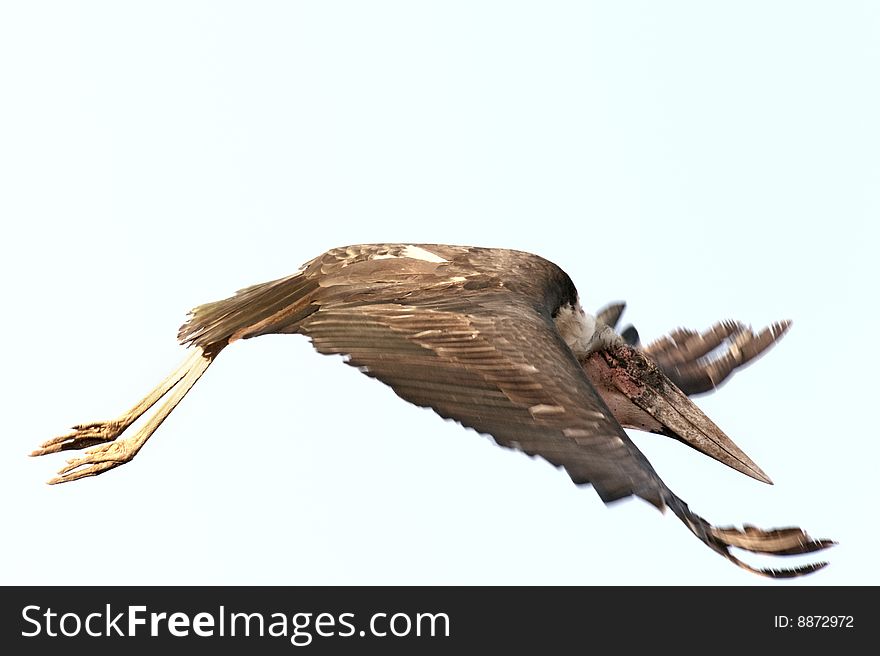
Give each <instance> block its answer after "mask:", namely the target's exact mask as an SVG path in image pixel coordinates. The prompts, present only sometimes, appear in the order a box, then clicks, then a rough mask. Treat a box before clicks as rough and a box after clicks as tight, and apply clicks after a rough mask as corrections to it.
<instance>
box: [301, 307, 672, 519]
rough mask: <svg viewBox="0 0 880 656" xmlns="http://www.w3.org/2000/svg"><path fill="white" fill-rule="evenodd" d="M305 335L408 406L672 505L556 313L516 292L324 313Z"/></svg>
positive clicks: (605, 484) (603, 483) (606, 492)
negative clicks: (461, 304)
mask: <svg viewBox="0 0 880 656" xmlns="http://www.w3.org/2000/svg"><path fill="white" fill-rule="evenodd" d="M299 332H302V333H304V334H306V335H308V336H309V337H310V338H311V340H312V343H313V345H314V346H315V348H316V349H317V350H318V351H319V352H321V353H325V354H332V353H339V354H346V355H347V356H349V358H348V364H350V365H352V366H356V367H358V368H360V370H361V371H363V372H364V373H366V374H367V375H369V376H372V377H374V378H378V379H379V380H381V381H382V382H384V383H386V384H387V385H389V386H391V387H392V388H393V389H394V391H395V392H396V393H397V394H398V395H399V396H400V397H402V398H403V399H405V400H407V401H409V402H411V403H414V404H416V405H419V406H423V407H430V408H432V409H434V410H435V411H436V412H437V413H438V414H440V415H441V416H443V417H445V418H449V419H454V420H456V421H458V422H460V423H461V424H463V425H465V426H468V427H470V428H474V429H476V430H477V431H479V432H481V433H487V434H489V435H491V436H492V437H493V438H494V439H495V441H496V442H497V443H498V444H500V445H503V446H507V447H512V448H516V449H519V450H521V451H523V452H525V453H527V454H529V455H539V456H541V457H543V458H545V459H546V460H548V461H550V462H551V463H553V464H555V465H558V466H561V467H564V468H565V470H566V471H567V472H568V474H569V475H570V476H571V478H572V480H573V481H574V482H575V483H591V484H592V485H593V487H594V488H595V489H596V491H597V492H598V493H599V495H600V497H601V498H602V499H603V500H604V501H612V500H615V499H619V498H621V497H625V496H629V495H632V494H636V495H638V496H640V497H642V498H644V499H646V500H648V501H650V502H651V503H654V504H655V505H657V506H659V507H662V506H664V505H665V499H664V488H665V486H664V485H663V483H662V481H661V480H660V479H659V478H658V476H657V474H656V473H655V472H654V469H653V468H652V467H651V465H650V463H649V462H648V460H647V459H646V458H645V456H644V455H643V454H642V453H641V452H640V451H639V450H638V448H637V447H636V446H635V444H633V442H632V441H631V440H630V439H629V437H628V436H627V435H626V433H625V432H624V431H623V429H622V428H621V427H620V425H619V424H618V423H617V421H616V420H615V419H614V417H613V416H612V414H611V412H610V411H609V410H608V408H607V406H606V405H605V403H604V402H603V401H602V399H601V398H600V397H599V395H598V394H597V393H596V391H595V390H594V389H593V387H592V385H591V384H590V382H589V380H588V379H587V378H586V376H585V374H584V372H583V370H582V369H581V367H580V365H579V364H578V362H577V359H576V358H575V357H574V355H573V353H572V352H571V350H570V349H569V348H568V346H566V344H565V342H564V341H563V340H562V338H561V337H560V336H559V334H558V332H557V331H556V329H555V327H554V325H553V321H552V319H551V318H550V317H549V316H544V315H542V314H541V313H540V312H538V311H537V310H535V309H534V308H533V307H531V306H529V305H528V304H527V303H525V302H521V301H518V300H517V299H516V297H513V298H511V297H510V296H505V298H504V299H503V300H501V299H492V298H491V297H490V296H488V295H487V298H485V299H482V300H481V299H480V298H479V297H477V298H474V297H473V296H471V297H470V298H469V299H468V302H467V309H463V308H455V307H450V304H449V303H445V302H443V301H442V300H440V299H438V301H436V302H435V303H429V304H427V305H424V304H408V303H380V304H361V303H355V304H352V303H340V304H333V305H330V306H322V307H321V308H320V310H318V311H317V312H315V313H314V314H313V315H311V316H309V317H308V318H307V319H305V320H304V321H303V322H302V324H301V327H300V330H299Z"/></svg>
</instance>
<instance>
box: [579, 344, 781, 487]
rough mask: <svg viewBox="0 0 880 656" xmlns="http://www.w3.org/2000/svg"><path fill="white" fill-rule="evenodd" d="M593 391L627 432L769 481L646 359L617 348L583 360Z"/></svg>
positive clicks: (623, 347) (638, 352) (637, 352)
mask: <svg viewBox="0 0 880 656" xmlns="http://www.w3.org/2000/svg"><path fill="white" fill-rule="evenodd" d="M581 365H582V366H583V368H584V371H585V372H586V374H587V376H588V377H589V379H590V382H592V383H593V387H595V388H596V391H597V392H598V393H599V395H600V396H601V397H602V399H603V400H604V401H605V403H606V404H607V405H608V407H609V409H610V410H611V412H612V413H613V414H614V418H615V419H617V421H618V422H619V423H620V424H621V425H622V426H624V427H625V428H635V429H638V430H645V431H649V432H651V433H659V434H661V435H666V436H668V437H674V438H675V439H677V440H680V441H681V442H684V443H685V444H687V445H688V446H691V447H693V448H695V449H696V450H697V451H700V452H702V453H705V454H706V455H707V456H710V457H712V458H714V459H715V460H717V461H718V462H721V463H724V464H725V465H727V466H728V467H732V468H733V469H735V470H737V471H738V472H742V473H743V474H745V475H746V476H751V477H752V478H755V479H757V480H759V481H763V482H764V483H770V484H771V485H772V483H773V481H771V480H770V478H769V477H768V476H767V474H765V473H764V472H763V471H761V468H760V467H758V465H756V464H755V463H754V462H753V461H752V459H751V458H749V457H748V456H747V455H746V454H745V453H744V452H743V451H742V449H740V448H739V447H738V446H737V445H736V444H734V443H733V440H731V439H730V438H729V437H727V435H725V434H724V431H722V430H721V429H720V428H718V426H716V425H715V423H714V422H713V421H712V420H711V419H709V417H707V416H706V415H705V414H703V411H702V410H700V409H699V408H698V407H697V406H696V405H694V403H693V402H692V401H691V400H690V399H689V398H688V397H687V396H685V394H684V393H683V392H682V391H681V390H679V389H678V387H676V386H675V384H674V383H673V382H672V381H670V380H669V378H667V377H666V375H665V374H663V372H661V371H660V370H659V369H658V368H657V366H656V365H655V364H654V363H653V362H651V361H650V360H649V359H648V358H647V357H646V356H645V354H644V353H643V352H642V351H641V350H639V349H637V348H633V347H632V346H629V345H627V344H624V343H615V344H613V345H610V346H609V347H608V348H606V349H604V350H600V351H595V352H593V353H591V354H589V355H588V356H586V358H582V359H581Z"/></svg>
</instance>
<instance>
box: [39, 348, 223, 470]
mask: <svg viewBox="0 0 880 656" xmlns="http://www.w3.org/2000/svg"><path fill="white" fill-rule="evenodd" d="M214 355H216V354H214ZM211 362H213V356H208V355H206V354H205V353H204V351H203V350H202V349H201V348H197V349H195V351H194V352H193V354H192V355H191V356H190V357H188V358H187V359H186V360H185V361H184V363H183V364H182V365H181V366H180V367H178V368H177V369H176V370H175V371H174V372H173V373H172V374H171V375H170V376H168V377H167V378H166V379H165V380H163V381H162V382H161V383H159V384H158V385H157V386H156V387H154V388H153V389H152V390H151V391H150V393H149V394H147V395H146V396H145V397H144V398H143V399H141V400H140V401H138V403H136V404H135V406H134V407H133V408H132V409H131V410H129V411H128V412H126V413H124V414H122V415H121V416H119V417H117V418H116V419H112V420H110V421H100V422H92V423H88V424H78V425H76V426H74V427H73V429H74V430H73V432H70V433H67V434H65V435H61V436H59V437H55V438H53V439H51V440H47V441H46V442H44V443H43V444H42V445H40V448H39V449H36V450H35V451H33V452H32V453H31V454H30V455H32V456H43V455H46V454H49V453H57V452H59V451H67V450H70V449H85V448H88V447H90V446H94V445H96V444H97V445H100V446H97V447H95V448H93V449H89V450H88V451H86V452H85V454H84V455H82V456H80V457H77V458H72V459H70V460H68V461H67V465H65V466H64V467H63V468H62V469H61V470H60V471H59V472H58V476H56V477H55V478H53V479H51V480H50V481H48V482H49V484H51V485H54V484H56V483H66V482H68V481H75V480H77V479H80V478H84V477H86V476H96V475H98V474H101V473H103V472H105V471H107V470H109V469H113V468H114V467H118V466H119V465H122V464H125V463H126V462H128V461H130V460H131V459H132V458H134V457H135V455H137V452H138V451H140V449H141V447H143V445H144V444H145V443H146V441H147V440H148V439H150V437H151V436H152V434H153V433H154V432H155V431H156V429H157V428H159V426H160V425H161V424H162V422H163V421H165V418H166V417H167V416H168V415H169V414H171V411H172V410H174V408H175V407H177V404H178V403H180V401H181V400H182V399H183V397H184V396H186V394H187V392H189V390H190V389H192V386H193V385H195V384H196V382H197V381H198V379H199V378H200V377H201V375H202V374H203V373H205V370H206V369H207V368H208V367H209V366H210V364H211ZM169 392H171V396H169V397H168V399H166V401H165V403H163V404H162V405H161V406H160V407H159V409H158V410H157V411H156V412H155V413H154V414H153V415H152V416H151V417H150V418H149V419H148V420H147V421H146V423H145V424H144V425H143V426H141V427H140V428H139V429H138V430H137V431H136V432H135V433H134V434H132V435H131V436H129V437H127V438H125V439H119V440H117V438H118V437H119V436H121V435H122V434H123V433H124V432H125V430H126V429H127V428H128V427H129V426H131V425H132V424H133V423H134V422H135V421H137V420H138V419H139V418H140V417H141V416H142V415H143V414H144V413H146V412H147V410H149V409H150V408H152V407H153V406H154V405H155V404H156V402H158V401H159V400H160V399H161V398H163V397H164V396H165V395H166V394H168V393H169ZM105 442H109V444H104V443H105Z"/></svg>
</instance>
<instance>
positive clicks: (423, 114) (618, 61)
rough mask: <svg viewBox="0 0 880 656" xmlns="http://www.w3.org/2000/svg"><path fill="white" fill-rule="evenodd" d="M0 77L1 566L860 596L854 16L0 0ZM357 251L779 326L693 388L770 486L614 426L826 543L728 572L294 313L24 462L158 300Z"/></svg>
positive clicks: (223, 578) (677, 312)
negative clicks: (92, 465)
mask: <svg viewBox="0 0 880 656" xmlns="http://www.w3.org/2000/svg"><path fill="white" fill-rule="evenodd" d="M0 84H2V102H0V217H2V221H3V238H2V259H0V267H2V279H3V281H4V294H3V297H4V303H3V320H2V322H0V325H2V331H3V333H2V340H0V344H2V346H0V349H2V363H3V374H4V375H3V376H2V378H0V380H2V383H0V384H2V398H3V423H4V429H3V439H2V440H0V448H2V455H0V466H2V470H0V494H2V497H3V499H4V501H3V504H2V511H0V512H2V530H3V535H4V539H3V541H2V544H3V546H2V558H0V581H2V582H3V583H7V584H11V583H16V584H82V583H103V584H165V583H168V584H588V585H589V584H611V585H616V584H622V585H629V584H671V585H679V584H698V585H699V584H719V585H754V584H767V583H769V584H770V585H799V584H813V585H826V584H844V585H861V584H874V585H876V584H878V583H880V576H878V566H877V544H878V542H880V530H878V521H877V488H876V480H877V478H878V475H880V471H878V462H880V444H878V430H877V427H876V425H872V424H871V421H870V415H871V411H872V409H873V408H874V407H875V406H876V405H877V392H876V390H877V377H878V373H877V368H878V362H877V356H876V350H875V348H876V347H875V345H874V341H875V335H874V333H875V329H876V326H877V321H878V311H877V291H876V284H877V281H878V265H877V258H878V253H877V250H878V243H880V229H878V227H877V219H878V216H880V184H878V182H880V121H878V117H880V4H878V3H874V2H804V1H792V2H766V1H761V2H736V3H719V2H702V1H693V2H662V3H661V2H651V1H645V2H474V1H472V0H469V1H467V2H449V1H444V2H430V3H425V2H394V3H391V2H312V3H296V2H274V3H273V2H249V3H243V2H240V3H223V2H204V3H196V2H178V1H176V2H150V3H138V4H135V3H120V2H103V3H101V2H85V3H75V2H60V3H46V2H27V3H25V2H19V3H12V2H10V3H4V4H3V5H2V9H0ZM381 241H403V242H443V243H455V244H472V245H483V246H498V247H511V248H518V249H523V250H529V251H532V252H535V253H538V254H541V255H543V256H545V257H547V258H548V259H551V260H553V261H555V262H556V263H557V264H559V265H560V266H562V267H563V268H564V269H565V270H566V271H567V272H568V273H569V274H570V275H571V277H572V279H573V280H574V281H575V284H576V285H577V286H578V288H579V290H580V294H581V297H582V299H583V301H584V304H585V306H587V307H588V308H592V309H593V310H596V309H598V308H599V307H601V306H603V305H604V304H605V303H606V302H608V301H612V300H618V299H625V300H626V301H628V303H629V306H628V311H627V314H626V316H625V319H626V320H628V321H632V322H634V323H636V324H637V326H638V327H639V329H640V331H641V333H642V335H643V337H645V338H648V339H650V338H654V337H657V336H659V335H661V334H663V333H664V332H666V331H668V330H670V329H672V328H675V327H676V326H679V325H684V326H688V327H693V328H706V327H708V326H709V325H710V324H712V323H713V322H714V321H716V320H718V319H722V318H735V319H740V320H743V321H746V322H749V323H751V324H753V325H754V326H755V327H760V326H763V325H766V324H767V323H769V322H771V321H773V320H776V319H783V318H790V319H793V320H794V325H793V328H792V330H791V332H790V334H789V335H788V336H787V337H786V338H785V339H784V340H783V341H782V342H781V343H780V344H779V345H778V347H777V348H775V349H774V350H773V351H772V352H770V353H769V354H768V355H767V356H766V357H765V358H763V359H762V360H761V361H760V362H758V363H757V364H756V365H755V366H753V367H750V368H749V369H747V370H746V371H744V372H742V373H740V374H739V375H737V376H735V377H734V378H733V380H732V381H731V382H730V383H729V384H728V385H726V386H725V387H724V388H723V389H721V390H720V391H719V392H717V393H716V394H714V395H711V396H707V397H701V398H700V399H698V401H697V402H698V403H699V405H700V406H701V407H702V408H703V409H704V410H705V411H706V412H707V413H708V414H709V415H710V416H711V417H712V418H713V419H714V420H715V421H716V422H717V423H718V424H719V425H720V426H721V427H722V428H724V429H725V430H726V431H727V433H728V434H729V435H730V436H731V437H732V438H733V439H734V440H735V441H736V442H737V443H738V444H739V445H740V446H741V447H742V448H743V449H744V450H745V451H746V452H747V453H748V454H749V455H750V456H751V457H752V458H754V460H755V461H756V462H757V463H758V464H759V465H760V466H761V467H762V468H763V469H764V470H765V471H766V472H767V473H768V474H769V475H770V476H771V477H772V478H773V479H774V481H775V483H776V485H775V486H773V487H770V486H766V485H762V484H760V483H758V482H756V481H753V480H751V479H748V478H746V477H744V476H742V475H740V474H738V473H736V472H734V471H732V470H729V469H727V468H724V467H723V466H721V465H718V464H716V463H715V462H714V461H711V460H710V459H708V458H706V457H704V456H702V455H700V454H698V453H696V452H695V451H692V450H690V449H687V448H686V447H684V446H681V445H679V444H677V443H674V442H672V441H670V440H666V439H664V438H660V437H655V436H650V435H643V434H639V433H633V436H634V438H635V439H636V441H637V443H638V445H639V446H640V448H642V449H643V450H644V451H645V452H646V454H647V455H648V457H649V458H650V460H651V462H652V463H653V464H654V466H655V468H656V469H657V471H658V472H659V474H660V475H661V477H662V478H663V479H664V480H665V481H666V482H667V484H668V485H669V486H670V487H671V488H672V489H673V490H674V491H676V492H677V493H678V494H679V495H680V496H681V497H683V498H684V499H685V500H686V501H687V502H688V503H689V504H690V506H691V507H692V508H693V510H695V511H696V512H698V513H699V514H701V515H703V516H704V517H706V518H707V519H709V520H710V521H712V522H714V523H716V524H719V525H729V524H737V525H739V524H742V523H754V524H757V525H759V526H763V527H765V528H769V527H772V526H787V525H798V526H801V527H803V528H804V529H806V530H807V531H808V532H809V533H810V534H811V535H813V536H814V537H829V538H833V539H836V540H838V541H839V542H840V545H839V546H838V547H836V548H834V549H832V550H830V551H828V552H826V553H827V557H828V558H829V559H830V560H831V566H830V567H828V568H827V569H826V570H824V571H823V572H821V573H819V574H816V575H813V576H812V577H807V578H804V579H800V580H798V581H794V582H781V583H780V582H772V581H771V582H768V581H766V580H765V579H761V578H759V577H756V576H754V575H751V574H749V573H747V572H744V571H742V570H739V569H737V568H735V567H733V566H732V565H730V564H728V563H727V562H726V561H725V560H723V559H722V558H720V557H719V556H717V555H716V554H714V553H712V552H711V551H709V550H708V549H706V548H705V547H704V546H703V545H702V544H700V542H698V541H697V540H696V539H694V537H693V536H692V535H691V534H690V533H689V532H688V531H687V530H686V529H685V528H684V527H683V526H682V525H681V523H680V522H679V521H678V520H677V519H676V518H675V517H674V516H672V515H671V514H668V515H666V516H664V515H661V514H660V513H658V512H657V511H656V510H655V509H654V508H652V507H651V506H649V505H648V504H646V503H644V502H642V501H639V500H629V501H625V502H621V503H618V504H615V505H613V506H610V507H606V506H604V504H602V502H601V501H600V500H599V498H598V496H597V495H596V494H595V492H594V491H593V490H592V489H590V488H578V487H576V486H574V485H573V484H571V482H570V480H569V479H568V477H567V475H566V474H565V473H564V472H562V471H561V470H557V469H555V468H553V467H552V466H550V465H548V464H547V463H545V462H543V461H541V460H533V459H530V458H528V457H526V456H524V455H522V454H519V453H516V452H513V451H507V450H504V449H500V448H498V447H497V446H494V445H493V443H492V442H491V440H490V439H489V438H487V437H484V436H479V435H477V434H476V433H474V432H473V431H470V430H465V429H463V428H461V427H460V426H458V425H457V424H454V423H451V422H446V421H443V420H442V419H440V418H439V417H437V416H436V415H434V414H433V413H432V412H430V411H428V410H423V409H419V408H416V407H414V406H410V405H407V404H406V403H404V402H403V401H401V400H400V399H399V398H398V397H397V396H395V395H394V393H393V392H392V391H391V390H390V389H389V388H387V387H385V386H383V385H381V384H380V383H378V382H376V381H373V380H370V379H368V378H367V377H365V376H363V375H361V374H359V373H358V372H357V371H356V370H355V369H353V368H350V367H346V366H343V364H342V362H341V359H340V358H330V357H326V356H321V355H318V354H317V353H316V352H314V351H313V350H312V348H311V346H310V345H309V343H308V341H307V340H306V339H305V338H302V337H296V336H267V337H261V338H259V339H256V340H252V341H248V342H243V343H238V344H236V345H235V346H234V348H229V349H228V350H226V351H225V352H224V353H223V354H222V356H221V357H220V358H219V359H218V360H217V361H216V363H215V364H214V366H213V367H211V369H210V370H209V371H208V373H207V374H206V376H205V377H204V378H203V380H202V381H201V382H200V383H199V384H198V385H197V386H196V388H195V389H194V390H193V392H192V393H191V394H190V396H188V397H187V398H186V400H185V401H184V402H183V403H182V404H181V406H180V407H179V408H178V409H177V410H176V411H175V412H174V413H173V415H172V416H171V418H170V419H169V420H168V421H167V422H166V423H165V424H164V425H163V426H162V427H161V429H160V430H159V431H158V432H157V433H156V435H155V436H154V437H153V439H152V440H151V441H150V442H149V443H148V444H147V446H146V447H145V448H144V450H143V451H142V452H141V453H140V454H139V455H138V457H137V458H136V459H135V460H134V461H133V462H132V463H130V464H128V465H125V466H123V467H121V468H118V469H116V470H114V471H112V472H109V473H107V474H104V475H102V476H100V477H97V478H91V479H87V480H83V481H79V482H76V483H73V484H68V485H63V486H57V487H50V486H47V485H45V484H44V481H46V480H47V479H48V478H50V477H51V476H52V475H54V473H55V471H56V470H57V469H58V468H59V467H60V466H61V465H62V464H63V461H64V456H61V455H58V456H50V457H46V458H39V459H29V458H27V456H26V454H27V453H28V452H29V451H30V450H31V449H33V448H34V447H36V446H37V445H38V444H39V443H40V442H41V441H43V440H45V439H47V438H50V437H52V436H54V435H57V434H59V433H62V432H65V431H66V429H67V427H68V426H70V425H72V424H74V423H78V422H82V421H87V420H95V419H107V418H110V417H113V416H115V415H117V414H118V413H120V412H122V411H123V410H126V409H127V408H128V407H129V406H130V405H131V404H133V403H134V402H135V401H136V400H137V399H139V398H140V397H141V396H142V395H143V394H145V393H146V392H147V391H148V390H149V389H150V388H151V387H152V386H153V385H154V384H156V383H158V382H159V380H161V379H162V378H163V377H164V376H165V375H166V374H167V373H169V372H170V371H171V370H172V369H173V368H174V367H176V366H177V364H178V363H179V362H180V361H181V360H182V359H183V357H184V351H183V350H182V349H181V348H180V347H178V346H177V345H176V338H175V336H176V332H177V328H178V326H179V325H180V324H181V323H182V321H183V320H184V318H185V315H186V312H187V311H188V310H189V309H190V308H191V307H192V306H194V305H197V304H200V303H203V302H206V301H210V300H215V299H218V298H223V297H226V296H228V295H230V294H231V293H232V292H234V291H235V290H236V289H238V288H240V287H243V286H246V285H248V284H252V283H256V282H262V281H265V280H269V279H273V278H277V277H280V276H282V275H286V274H288V273H291V272H293V271H294V270H296V269H297V268H298V267H299V265H300V264H302V263H303V262H305V261H306V260H308V259H310V258H312V257H314V256H316V255H319V254H320V253H322V252H323V251H325V250H327V249H328V248H331V247H334V246H340V245H345V244H352V243H362V242H381ZM747 558H748V556H747ZM749 560H750V562H753V563H763V564H767V561H766V560H762V559H759V558H749ZM803 560H804V559H803V558H798V559H794V560H792V561H791V562H792V563H797V562H802V561H803ZM777 564H785V563H777Z"/></svg>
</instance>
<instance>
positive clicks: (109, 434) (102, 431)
mask: <svg viewBox="0 0 880 656" xmlns="http://www.w3.org/2000/svg"><path fill="white" fill-rule="evenodd" d="M129 424H130V422H125V421H122V420H119V419H114V420H112V421H95V422H91V423H88V424H77V425H76V426H74V427H73V431H71V432H70V433H65V434H64V435H59V436H58V437H53V438H52V439H51V440H46V441H45V442H43V443H42V444H41V445H40V448H39V449H35V450H34V451H31V455H32V456H45V455H47V454H49V453H58V452H59V451H68V450H73V449H77V450H78V449H87V448H88V447H90V446H95V445H96V444H103V443H104V442H112V441H113V440H115V439H116V438H117V437H119V436H120V435H121V434H122V432H123V431H124V430H125V429H126V428H128V426H129Z"/></svg>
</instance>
